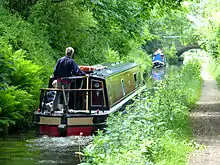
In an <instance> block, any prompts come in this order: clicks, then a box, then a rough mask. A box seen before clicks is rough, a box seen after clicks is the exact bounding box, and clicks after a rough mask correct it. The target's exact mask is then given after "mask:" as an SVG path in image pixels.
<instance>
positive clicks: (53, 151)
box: [0, 133, 92, 165]
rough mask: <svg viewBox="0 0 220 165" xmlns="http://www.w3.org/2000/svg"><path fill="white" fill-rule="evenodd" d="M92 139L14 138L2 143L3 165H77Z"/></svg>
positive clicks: (31, 136) (0, 155) (24, 136)
mask: <svg viewBox="0 0 220 165" xmlns="http://www.w3.org/2000/svg"><path fill="white" fill-rule="evenodd" d="M91 140H92V137H84V136H82V137H79V136H71V137H48V136H43V137H34V134H30V133H29V134H28V135H27V134H26V135H21V136H12V137H9V138H7V139H1V141H0V164H1V165H36V164H40V165H76V164H78V163H79V157H78V155H77V154H75V152H78V151H79V150H82V148H83V146H85V145H87V144H88V143H89V142H90V141H91Z"/></svg>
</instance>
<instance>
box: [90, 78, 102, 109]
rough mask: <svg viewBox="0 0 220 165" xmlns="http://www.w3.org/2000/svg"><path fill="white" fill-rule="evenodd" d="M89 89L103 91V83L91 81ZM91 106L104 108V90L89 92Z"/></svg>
mask: <svg viewBox="0 0 220 165" xmlns="http://www.w3.org/2000/svg"><path fill="white" fill-rule="evenodd" d="M91 89H103V81H99V80H91ZM91 93H92V94H91V106H92V107H104V106H105V97H104V90H102V91H92V92H91Z"/></svg>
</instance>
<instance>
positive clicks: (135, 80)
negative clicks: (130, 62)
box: [133, 73, 138, 88]
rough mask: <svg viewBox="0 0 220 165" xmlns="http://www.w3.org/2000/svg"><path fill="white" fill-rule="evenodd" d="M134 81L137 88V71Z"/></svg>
mask: <svg viewBox="0 0 220 165" xmlns="http://www.w3.org/2000/svg"><path fill="white" fill-rule="evenodd" d="M133 75H134V82H135V88H137V87H138V79H137V73H134V74H133Z"/></svg>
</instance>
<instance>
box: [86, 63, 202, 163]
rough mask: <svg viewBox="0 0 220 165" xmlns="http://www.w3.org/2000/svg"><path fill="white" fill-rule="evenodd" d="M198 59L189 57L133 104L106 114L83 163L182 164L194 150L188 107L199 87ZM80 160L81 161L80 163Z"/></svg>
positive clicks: (191, 104) (195, 96) (197, 95)
mask: <svg viewBox="0 0 220 165" xmlns="http://www.w3.org/2000/svg"><path fill="white" fill-rule="evenodd" d="M201 85H202V81H201V78H200V64H199V63H198V62H190V63H188V64H187V65H186V66H184V67H183V68H182V69H179V70H178V71H176V72H175V73H174V74H171V75H170V77H168V78H167V79H166V80H165V81H163V82H161V83H160V82H158V84H157V87H155V91H154V94H153V95H152V93H150V92H146V93H145V95H144V96H142V98H137V99H136V101H135V102H134V104H132V105H130V106H128V107H127V108H126V112H127V113H126V114H124V113H119V114H116V115H114V116H111V117H110V118H108V122H107V124H108V127H107V129H106V132H105V133H103V132H99V135H98V136H95V137H94V140H93V142H92V143H91V144H90V145H89V146H87V147H86V149H85V150H84V152H85V156H86V162H87V164H118V165H120V164H121V165H124V164H138V165H141V164H143V165H145V164H164V165H165V164H166V165H168V164H169V165H176V164H179V165H180V164H186V161H187V154H188V153H189V152H190V151H192V150H193V149H194V145H195V143H194V142H193V141H191V139H190V138H191V128H190V121H189V108H192V107H193V106H194V105H195V102H196V101H197V100H198V98H199V96H200V92H201ZM82 164H86V163H82Z"/></svg>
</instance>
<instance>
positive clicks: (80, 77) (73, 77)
mask: <svg viewBox="0 0 220 165" xmlns="http://www.w3.org/2000/svg"><path fill="white" fill-rule="evenodd" d="M83 78H87V76H71V77H62V78H61V80H73V79H83Z"/></svg>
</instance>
